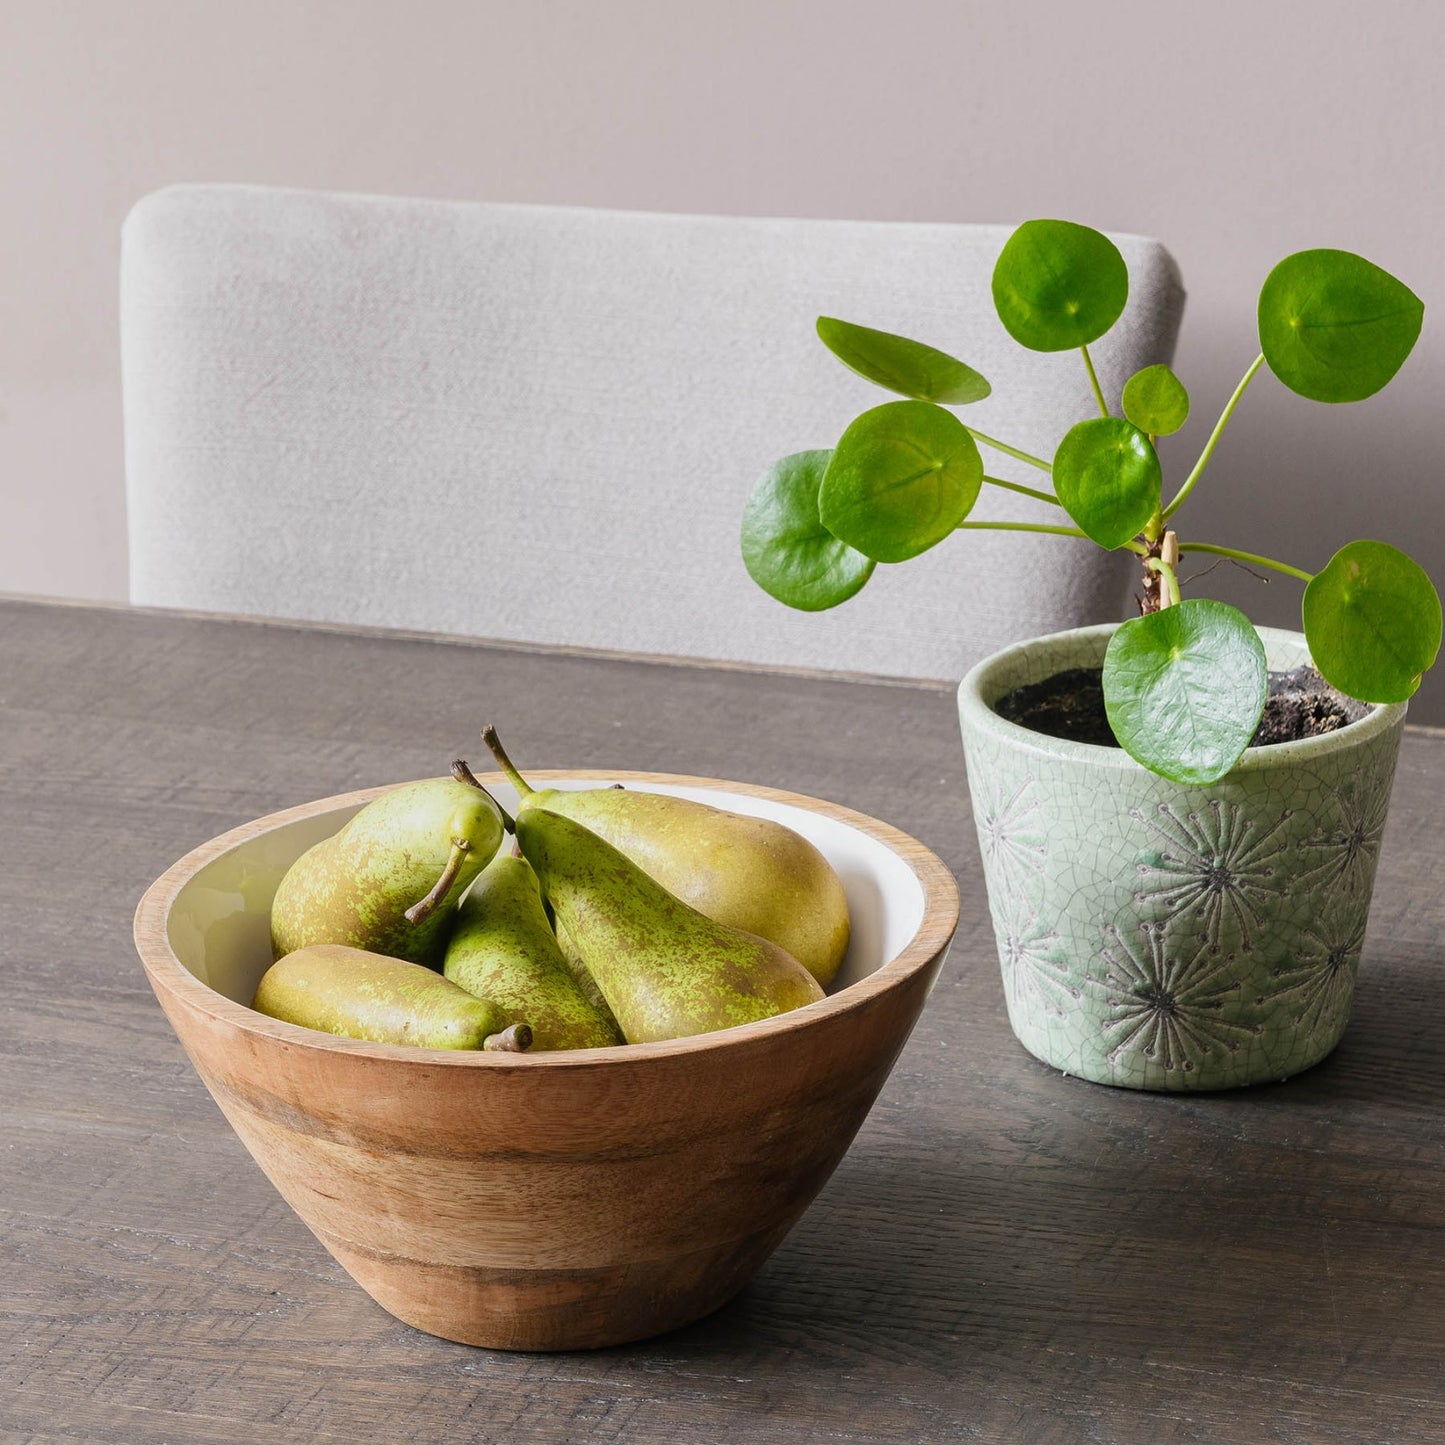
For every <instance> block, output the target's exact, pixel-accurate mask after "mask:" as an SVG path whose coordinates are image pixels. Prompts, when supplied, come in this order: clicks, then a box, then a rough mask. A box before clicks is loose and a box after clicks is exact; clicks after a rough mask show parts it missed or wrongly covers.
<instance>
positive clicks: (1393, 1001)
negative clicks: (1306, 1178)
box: [1241, 941, 1445, 1114]
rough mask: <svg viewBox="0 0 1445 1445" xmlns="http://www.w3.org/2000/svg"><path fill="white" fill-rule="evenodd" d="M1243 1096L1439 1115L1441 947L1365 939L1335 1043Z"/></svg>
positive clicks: (1444, 1034)
mask: <svg viewBox="0 0 1445 1445" xmlns="http://www.w3.org/2000/svg"><path fill="white" fill-rule="evenodd" d="M1241 1096H1242V1097H1246V1098H1248V1099H1251V1100H1258V1101H1259V1103H1260V1104H1261V1105H1262V1106H1263V1107H1267V1108H1294V1109H1297V1108H1301V1107H1306V1106H1328V1105H1347V1106H1350V1107H1352V1108H1355V1109H1373V1110H1380V1111H1383V1112H1385V1113H1398V1112H1409V1113H1416V1112H1419V1113H1430V1114H1438V1112H1439V1110H1440V1108H1441V1106H1442V1105H1445V947H1441V946H1440V945H1438V944H1436V945H1430V944H1425V943H1410V942H1405V943H1400V942H1395V941H1386V942H1384V943H1383V944H1381V945H1379V946H1378V947H1377V946H1374V945H1373V943H1371V944H1368V945H1367V946H1366V948H1365V955H1364V960H1363V962H1362V964H1361V967H1360V975H1359V979H1358V981H1357V982H1356V985H1355V996H1354V1001H1353V1005H1352V1008H1351V1011H1350V1021H1349V1023H1348V1025H1347V1026H1346V1028H1345V1032H1344V1037H1343V1038H1342V1039H1341V1040H1340V1042H1339V1045H1338V1046H1337V1047H1336V1048H1335V1050H1334V1051H1333V1052H1332V1053H1330V1054H1329V1055H1328V1056H1327V1057H1325V1058H1324V1059H1322V1060H1321V1061H1320V1062H1319V1063H1318V1064H1316V1065H1315V1066H1314V1067H1313V1068H1311V1069H1308V1070H1306V1071H1305V1072H1303V1073H1301V1074H1298V1075H1296V1076H1294V1077H1293V1078H1291V1079H1288V1080H1285V1081H1283V1082H1280V1083H1276V1084H1264V1085H1259V1086H1256V1087H1255V1088H1252V1089H1248V1090H1244V1091H1242V1095H1241Z"/></svg>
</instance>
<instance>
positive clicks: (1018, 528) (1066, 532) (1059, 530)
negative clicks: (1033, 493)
mask: <svg viewBox="0 0 1445 1445" xmlns="http://www.w3.org/2000/svg"><path fill="white" fill-rule="evenodd" d="M965 527H966V528H969V529H970V530H973V531H981V532H1051V533H1052V534H1053V535H1054V536H1056V537H1083V536H1086V535H1087V533H1084V532H1081V531H1079V529H1078V528H1077V527H1055V526H1054V525H1053V524H1052V523H1049V522H960V523H959V524H958V530H960V531H962V530H963V529H964V528H965Z"/></svg>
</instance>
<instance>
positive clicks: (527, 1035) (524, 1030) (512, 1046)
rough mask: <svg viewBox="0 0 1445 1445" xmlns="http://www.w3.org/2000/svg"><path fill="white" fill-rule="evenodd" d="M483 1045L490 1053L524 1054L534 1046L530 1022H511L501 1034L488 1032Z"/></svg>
mask: <svg viewBox="0 0 1445 1445" xmlns="http://www.w3.org/2000/svg"><path fill="white" fill-rule="evenodd" d="M482 1047H483V1048H484V1049H485V1050H486V1051H487V1052H488V1053H489V1054H524V1053H526V1051H527V1050H528V1049H530V1048H531V1047H532V1026H531V1025H530V1024H509V1025H508V1026H507V1027H506V1028H504V1029H503V1030H502V1031H501V1033H499V1034H488V1035H487V1036H486V1038H484V1039H483V1040H482Z"/></svg>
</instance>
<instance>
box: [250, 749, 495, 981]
mask: <svg viewBox="0 0 1445 1445" xmlns="http://www.w3.org/2000/svg"><path fill="white" fill-rule="evenodd" d="M459 770H460V771H459ZM453 771H454V775H453V776H452V777H449V778H428V779H426V780H425V781H423V782H420V783H406V784H403V785H402V786H401V787H399V788H393V789H391V791H390V792H387V793H383V794H382V796H381V797H379V798H376V799H374V800H373V801H372V802H370V803H368V804H367V805H366V806H365V807H364V808H362V809H361V811H360V812H359V813H357V814H356V816H355V817H354V818H352V819H351V821H350V822H349V823H347V824H346V826H345V827H344V828H342V829H341V831H340V832H338V833H335V834H333V835H332V836H331V837H330V838H326V839H324V840H323V841H322V842H320V843H317V844H316V845H315V846H314V847H312V848H308V849H307V850H306V852H304V853H303V854H302V855H301V856H300V857H299V858H298V859H297V860H296V861H295V863H293V864H292V865H291V867H290V869H289V870H288V871H287V873H286V876H285V877H284V878H283V879H282V880H281V885H280V887H278V888H277V890H276V897H275V899H274V901H273V902H272V904H271V946H272V950H273V952H274V956H275V957H277V958H280V957H282V955H284V954H287V953H292V952H294V951H295V950H296V949H298V948H306V947H308V946H309V945H311V944H313V943H344V944H349V945H350V946H351V947H353V948H364V949H370V950H371V951H372V952H374V953H384V954H388V955H390V956H391V957H393V958H403V959H408V960H410V961H411V962H413V963H425V964H428V965H432V964H440V961H441V952H442V949H443V948H444V947H445V945H446V931H447V928H448V926H449V925H450V923H451V915H452V914H453V912H454V911H455V909H456V905H457V904H458V903H459V902H460V901H461V897H462V894H463V893H465V892H466V890H467V887H468V886H469V885H470V883H471V882H472V880H473V879H474V878H475V877H476V876H477V874H478V873H480V872H481V871H482V869H483V868H485V867H486V865H487V864H488V863H489V862H490V861H491V859H492V855H493V854H494V853H495V852H496V851H497V847H498V845H499V844H500V843H501V841H502V831H503V823H502V810H501V809H500V808H499V807H498V806H497V804H496V803H495V802H494V801H493V799H492V797H491V795H490V794H489V793H487V792H486V791H485V790H483V789H482V787H481V786H480V785H479V784H478V783H476V782H475V781H472V782H463V781H461V778H462V776H463V775H465V776H468V777H470V773H469V772H468V771H467V770H466V764H465V763H459V764H456V765H454V770H453Z"/></svg>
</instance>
